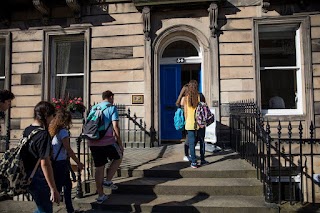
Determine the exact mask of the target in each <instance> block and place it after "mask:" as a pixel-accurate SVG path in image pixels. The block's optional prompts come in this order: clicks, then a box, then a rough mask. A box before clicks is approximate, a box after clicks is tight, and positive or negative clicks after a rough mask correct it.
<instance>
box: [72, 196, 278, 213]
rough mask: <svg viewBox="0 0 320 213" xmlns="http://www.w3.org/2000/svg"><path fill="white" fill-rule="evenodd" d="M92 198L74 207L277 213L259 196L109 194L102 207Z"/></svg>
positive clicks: (140, 210) (76, 201) (125, 210)
mask: <svg viewBox="0 0 320 213" xmlns="http://www.w3.org/2000/svg"><path fill="white" fill-rule="evenodd" d="M95 198H96V196H94V197H88V198H83V199H79V200H75V201H74V204H75V206H77V207H78V209H87V208H89V207H91V206H92V207H93V208H94V209H97V210H116V211H121V212H201V213H207V212H208V213H209V212H230V213H233V212H234V213H236V212H237V213H238V212H243V213H247V212H248V213H256V212H259V213H260V212H262V213H264V212H270V213H271V212H274V213H275V212H278V210H277V206H276V205H267V204H265V202H264V199H263V197H260V196H208V195H206V194H205V193H198V194H197V195H195V196H188V195H179V196H175V195H165V196H156V195H126V194H124V195H118V194H111V195H109V198H108V200H106V201H105V202H104V203H103V204H101V205H100V204H97V203H96V202H95ZM196 210H197V211H196Z"/></svg>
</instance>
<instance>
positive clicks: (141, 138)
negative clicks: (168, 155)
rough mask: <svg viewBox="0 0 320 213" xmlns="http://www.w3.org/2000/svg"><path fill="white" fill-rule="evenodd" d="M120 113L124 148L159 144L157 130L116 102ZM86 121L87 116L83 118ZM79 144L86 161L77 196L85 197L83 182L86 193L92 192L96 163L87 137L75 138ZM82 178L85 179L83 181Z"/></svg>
mask: <svg viewBox="0 0 320 213" xmlns="http://www.w3.org/2000/svg"><path fill="white" fill-rule="evenodd" d="M115 105H116V107H117V109H118V113H119V126H120V137H121V140H122V143H123V145H124V148H146V147H154V146H159V141H158V140H157V139H156V138H157V135H156V131H155V130H154V129H153V128H150V130H149V131H148V130H147V125H146V123H145V122H143V121H142V119H138V118H137V116H136V114H133V115H132V114H131V110H130V109H129V108H128V109H126V106H125V105H123V104H115ZM82 122H83V123H84V122H85V118H83V119H82ZM75 141H76V144H77V155H78V158H79V159H81V161H82V162H84V165H85V167H84V170H83V174H81V171H79V170H78V172H77V188H76V196H77V197H78V198H81V197H83V194H84V192H83V188H82V186H83V183H84V188H85V193H89V192H90V181H91V179H92V178H93V172H94V165H93V160H92V158H91V155H90V151H89V147H88V146H87V143H86V141H85V139H83V138H82V137H81V136H79V137H77V138H75ZM82 178H83V179H84V181H82Z"/></svg>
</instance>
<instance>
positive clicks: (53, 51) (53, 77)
mask: <svg viewBox="0 0 320 213" xmlns="http://www.w3.org/2000/svg"><path fill="white" fill-rule="evenodd" d="M68 36H70V37H68ZM71 36H73V35H66V36H64V37H62V38H56V37H53V38H52V43H51V46H50V48H51V56H50V61H52V62H53V61H56V60H57V59H56V48H57V43H59V42H62V41H66V42H68V41H70V42H76V41H83V42H84V45H85V38H84V35H83V34H79V35H75V36H76V37H74V36H73V37H71ZM80 37H82V38H83V39H81V38H80ZM84 54H85V51H84ZM50 64H51V66H50V81H51V82H50V85H51V87H50V97H51V98H52V97H54V96H55V92H56V88H55V81H56V77H72V76H82V77H83V82H85V79H84V73H85V69H83V72H81V73H66V74H57V73H56V65H55V63H50ZM83 95H84V91H83ZM55 98H60V97H55ZM81 98H83V97H81Z"/></svg>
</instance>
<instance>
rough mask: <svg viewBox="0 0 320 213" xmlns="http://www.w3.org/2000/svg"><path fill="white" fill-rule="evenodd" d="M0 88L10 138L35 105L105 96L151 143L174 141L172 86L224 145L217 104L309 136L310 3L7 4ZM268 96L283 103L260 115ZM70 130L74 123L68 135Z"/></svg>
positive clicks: (1, 29) (319, 103) (317, 54)
mask: <svg viewBox="0 0 320 213" xmlns="http://www.w3.org/2000/svg"><path fill="white" fill-rule="evenodd" d="M1 4H2V7H1V12H0V16H1V19H0V20H1V22H0V23H1V24H0V48H1V49H0V50H1V52H0V57H1V58H0V62H1V64H0V81H1V82H0V85H1V87H2V88H7V89H10V90H11V91H12V92H13V93H14V94H15V95H16V99H15V100H14V102H13V106H12V109H11V111H10V113H9V114H10V118H9V121H10V128H11V131H10V137H11V139H12V140H14V139H17V138H19V137H20V136H21V133H22V130H23V129H24V128H25V127H26V126H27V125H28V124H30V123H31V121H32V114H33V111H32V110H33V107H34V105H35V104H36V103H37V102H38V101H40V100H51V98H53V97H55V98H61V97H65V96H67V95H69V96H71V97H82V98H83V99H84V102H85V104H86V105H87V106H89V105H90V104H93V103H94V102H98V101H100V99H101V97H100V96H101V92H103V91H104V90H107V89H111V90H112V91H113V92H114V93H115V98H116V102H117V103H121V104H125V105H126V106H127V107H130V109H131V111H132V112H135V113H136V115H137V117H138V118H143V119H144V121H145V122H146V124H147V127H148V128H154V129H155V130H156V131H157V132H158V137H159V139H160V140H178V139H179V138H180V137H181V135H179V134H177V133H176V132H175V130H172V127H173V124H172V123H173V122H172V120H173V113H174V110H175V106H174V102H175V99H176V98H177V95H178V94H179V92H180V89H181V87H182V86H183V84H184V83H186V82H188V81H189V80H191V79H196V80H197V81H198V82H199V90H200V91H201V92H202V93H203V94H204V95H205V97H206V99H207V102H208V103H209V105H210V106H212V107H214V109H215V113H216V119H217V131H218V136H219V140H228V139H227V136H228V125H229V112H228V104H229V103H230V102H234V101H241V100H248V99H252V100H255V101H256V102H257V103H258V105H259V106H260V108H261V109H262V112H263V113H264V115H265V117H267V118H268V120H270V121H271V122H272V121H274V124H271V127H272V128H275V127H276V124H277V121H278V120H281V121H284V122H287V121H289V120H291V121H292V124H293V126H297V125H298V122H300V120H301V121H302V122H303V125H304V128H305V129H307V128H308V126H309V125H310V123H311V122H314V124H315V127H316V135H319V134H320V133H319V131H320V13H319V8H320V4H319V3H318V2H317V1H281V3H279V2H278V1H274V0H211V1H203V0H172V1H163V0H150V1H146V0H133V1H127V0H88V1H80V0H57V1H45V0H33V1H24V0H10V1H4V2H2V3H1ZM273 96H280V97H281V98H282V99H283V101H284V103H285V106H284V107H283V106H281V107H279V106H278V107H275V108H274V107H271V106H270V104H269V102H270V99H271V98H272V97H273ZM80 127H81V123H80V122H77V121H75V122H74V129H73V130H72V131H73V133H74V135H77V134H79V131H80Z"/></svg>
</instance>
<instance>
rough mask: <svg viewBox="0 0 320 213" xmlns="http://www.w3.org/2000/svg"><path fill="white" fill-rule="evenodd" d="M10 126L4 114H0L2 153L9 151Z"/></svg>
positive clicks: (0, 151) (0, 148) (0, 150)
mask: <svg viewBox="0 0 320 213" xmlns="http://www.w3.org/2000/svg"><path fill="white" fill-rule="evenodd" d="M9 138H10V126H9V122H8V118H7V117H6V115H5V113H4V112H0V153H3V152H5V151H6V150H8V149H9V144H10V140H9Z"/></svg>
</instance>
